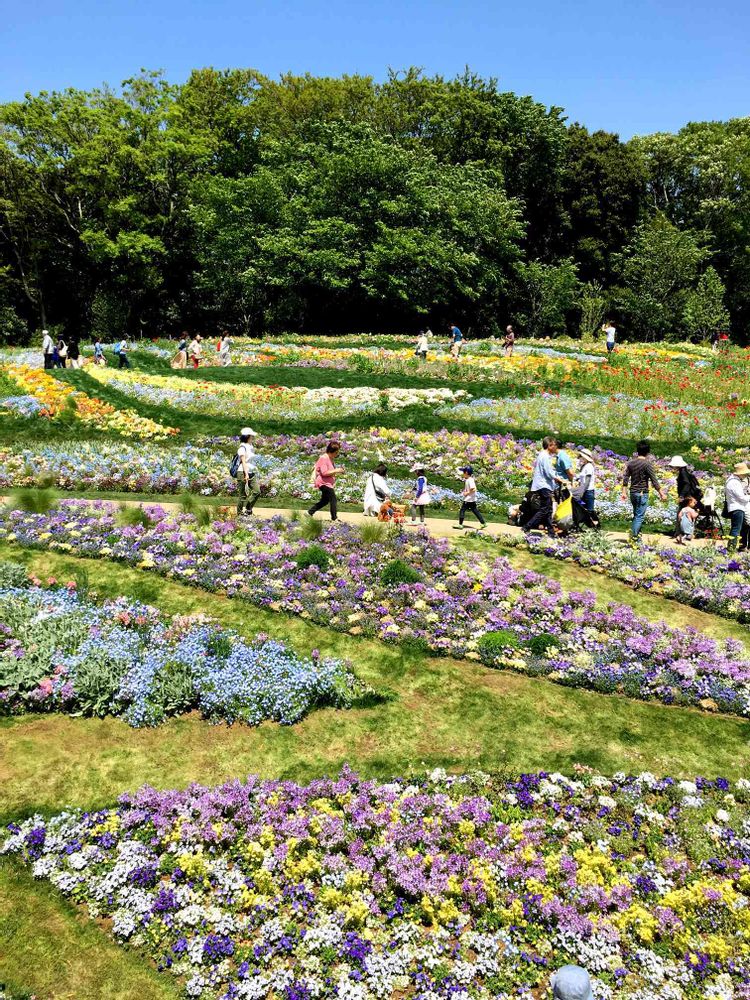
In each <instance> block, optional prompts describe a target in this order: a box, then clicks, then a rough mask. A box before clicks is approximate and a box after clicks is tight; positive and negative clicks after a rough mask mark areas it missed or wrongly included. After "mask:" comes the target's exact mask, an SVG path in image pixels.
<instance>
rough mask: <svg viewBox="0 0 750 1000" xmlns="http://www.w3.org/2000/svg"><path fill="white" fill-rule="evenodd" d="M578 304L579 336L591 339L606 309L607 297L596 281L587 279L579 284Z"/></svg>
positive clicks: (598, 327) (600, 323)
mask: <svg viewBox="0 0 750 1000" xmlns="http://www.w3.org/2000/svg"><path fill="white" fill-rule="evenodd" d="M578 305H579V307H580V310H581V322H580V325H579V328H578V329H579V332H580V334H581V337H582V338H583V339H584V340H593V338H594V336H595V335H596V333H597V331H598V330H599V329H600V327H601V325H602V322H603V320H604V319H605V316H606V311H607V299H606V297H605V295H604V289H603V287H602V286H601V285H600V284H599V282H598V281H587V282H586V283H585V284H584V285H582V286H581V294H580V298H579V302H578Z"/></svg>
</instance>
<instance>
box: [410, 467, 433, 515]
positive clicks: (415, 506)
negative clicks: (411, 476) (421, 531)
mask: <svg viewBox="0 0 750 1000" xmlns="http://www.w3.org/2000/svg"><path fill="white" fill-rule="evenodd" d="M410 472H416V474H417V482H416V485H415V488H414V502H413V503H412V505H411V523H412V524H416V523H417V510H419V523H420V524H424V509H425V507H426V506H427V504H428V503H429V502H430V494H429V493H428V492H427V477H426V476H425V474H424V468H423V467H422V466H421V465H413V466H412V467H411V469H410Z"/></svg>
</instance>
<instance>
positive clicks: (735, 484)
mask: <svg viewBox="0 0 750 1000" xmlns="http://www.w3.org/2000/svg"><path fill="white" fill-rule="evenodd" d="M748 476H750V467H749V466H748V465H747V463H746V462H737V464H736V465H735V467H734V469H733V470H732V471H731V472H730V473H729V476H728V478H727V481H726V483H725V484H724V497H725V499H724V509H723V510H722V512H721V513H722V517H727V518H729V525H730V527H729V539H728V540H727V552H736V551H737V546H738V544H739V541H740V537H742V539H743V547H744V548H747V541H748V534H749V533H748V532H747V531H745V530H744V529H745V527H746V525H747V522H748V508H750V493H749V492H748V482H747V480H748Z"/></svg>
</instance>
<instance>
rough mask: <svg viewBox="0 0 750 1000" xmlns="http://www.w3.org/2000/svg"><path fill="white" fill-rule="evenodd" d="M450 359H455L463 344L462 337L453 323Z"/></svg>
mask: <svg viewBox="0 0 750 1000" xmlns="http://www.w3.org/2000/svg"><path fill="white" fill-rule="evenodd" d="M450 331H451V357H452V358H457V357H458V355H459V354H460V353H461V345H462V343H463V339H464V335H463V334H462V333H461V331H460V330H459V329H458V327H457V326H456V324H455V323H451V326H450Z"/></svg>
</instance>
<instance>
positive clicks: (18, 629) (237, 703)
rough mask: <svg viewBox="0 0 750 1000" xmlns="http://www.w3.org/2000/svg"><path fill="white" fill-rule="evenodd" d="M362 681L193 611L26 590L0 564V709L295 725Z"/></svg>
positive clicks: (58, 589) (341, 702)
mask: <svg viewBox="0 0 750 1000" xmlns="http://www.w3.org/2000/svg"><path fill="white" fill-rule="evenodd" d="M367 690H368V689H367V688H366V686H365V685H364V684H362V682H360V681H358V680H357V679H356V678H355V677H354V675H353V674H352V673H351V670H350V669H349V668H348V667H347V665H346V664H345V663H343V662H342V661H340V660H334V659H323V658H321V657H320V655H319V653H318V652H317V651H316V650H313V652H312V655H311V656H310V657H307V658H302V657H299V656H297V655H296V654H295V653H294V652H292V650H290V649H289V647H288V646H286V644H285V643H283V642H279V641H277V640H273V639H271V638H269V637H268V636H267V635H258V636H256V638H255V640H254V641H250V642H248V641H247V640H246V639H244V638H242V637H241V636H239V635H237V634H236V633H234V632H232V631H230V630H228V629H225V628H221V627H219V626H217V625H215V624H212V623H211V621H210V620H209V619H207V618H206V617H205V616H202V615H189V616H184V615H178V616H174V617H172V618H165V617H164V616H162V615H161V614H160V613H159V612H158V611H157V610H156V609H155V608H153V607H149V606H147V605H144V604H141V603H138V602H134V601H131V600H128V599H127V598H124V597H123V598H119V599H118V600H115V601H106V602H105V603H103V604H95V603H93V602H91V601H89V600H86V599H85V598H82V597H80V596H79V595H78V593H77V592H76V585H75V583H73V582H71V583H69V584H67V585H65V586H53V587H48V588H45V587H41V586H38V585H31V582H30V581H28V580H27V579H26V574H25V571H24V570H23V568H22V567H21V566H18V565H17V564H12V563H10V564H9V563H1V562H0V714H5V713H7V714H13V713H16V712H23V711H62V712H66V713H73V714H76V715H98V716H105V715H114V716H118V717H121V718H123V719H124V720H125V721H126V722H127V723H128V724H129V725H131V726H134V727H140V726H155V725H159V724H161V723H163V722H165V721H166V719H167V718H168V717H169V716H171V715H178V714H181V713H184V712H190V711H193V710H196V709H197V710H198V711H200V712H201V715H202V716H203V718H205V719H208V720H209V721H211V722H227V723H234V722H242V723H245V724H248V725H259V724H260V723H261V722H263V721H264V720H267V719H268V720H273V721H275V722H280V723H282V724H284V725H291V724H292V723H294V722H297V721H299V720H300V719H301V718H302V717H303V716H304V715H305V714H307V712H308V711H310V710H311V709H312V708H314V707H317V706H321V705H331V706H334V707H338V708H348V707H350V706H351V705H352V704H353V702H354V700H355V699H356V698H357V696H358V695H361V694H365V693H366V692H367Z"/></svg>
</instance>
